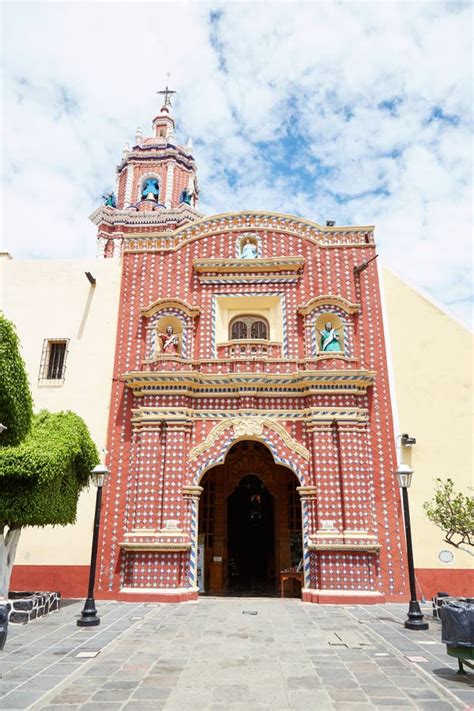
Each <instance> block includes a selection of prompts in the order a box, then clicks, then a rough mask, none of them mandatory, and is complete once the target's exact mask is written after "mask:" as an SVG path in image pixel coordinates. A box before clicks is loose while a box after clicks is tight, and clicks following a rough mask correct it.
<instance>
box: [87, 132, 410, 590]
mask: <svg viewBox="0 0 474 711" xmlns="http://www.w3.org/2000/svg"><path fill="white" fill-rule="evenodd" d="M169 120H170V119H169ZM169 120H168V124H167V126H168V127H169V125H170V124H169ZM157 121H158V120H155V127H156V126H158V125H159V121H158V123H157ZM165 123H166V122H165ZM156 130H158V129H156ZM157 135H158V134H157ZM132 164H133V180H132V181H131V182H130V180H129V181H128V183H127V173H128V171H130V169H131V168H130V166H131V165H132ZM170 165H173V166H174V167H173V168H172V169H170ZM170 171H171V172H170ZM151 174H153V175H156V177H157V179H158V180H159V184H160V194H161V190H162V189H163V190H165V193H164V195H165V200H164V203H165V202H166V203H167V204H168V205H169V206H168V207H160V205H159V203H160V199H158V201H157V202H156V204H153V201H151V200H144V201H140V190H141V186H142V180H143V176H145V175H151ZM168 175H171V176H172V181H173V183H172V189H171V192H170V185H171V182H170V179H168ZM190 178H191V180H190ZM193 180H194V162H193V159H192V156H190V155H189V154H187V153H186V150H185V149H183V148H180V147H176V146H173V145H172V146H171V147H170V146H169V145H168V143H166V144H164V143H163V144H162V145H159V144H157V143H156V140H155V139H147V141H146V142H145V143H144V144H143V146H142V147H141V148H140V147H135V148H134V149H133V150H132V151H131V152H130V154H129V155H128V156H126V157H125V159H124V163H123V164H122V165H121V167H120V168H119V188H118V206H117V208H116V209H114V208H105V207H104V208H101V209H100V210H98V211H97V212H96V213H95V214H94V216H93V219H94V221H95V222H96V224H97V225H98V228H99V243H100V245H101V250H102V253H104V254H105V256H112V254H114V253H115V254H117V251H118V252H119V253H121V254H122V256H123V273H122V286H121V296H120V310H119V320H118V333H117V347H116V356H115V369H114V384H113V392H112V402H111V411H110V424H109V444H108V451H109V455H108V456H109V459H108V464H109V467H110V470H111V473H112V475H111V477H110V480H109V481H108V483H107V486H106V490H105V500H104V507H103V514H102V537H101V544H100V549H101V556H100V566H99V581H98V596H99V597H112V598H118V599H129V600H132V599H133V600H150V601H154V600H156V601H159V600H185V599H193V598H195V597H197V595H198V593H197V578H196V554H197V550H196V548H197V536H198V534H199V531H198V507H199V495H200V493H201V484H202V481H203V476H204V475H205V473H206V472H207V471H209V470H210V469H211V467H213V466H216V465H219V464H221V463H222V462H223V461H224V460H225V456H226V453H227V452H228V451H229V449H230V448H231V447H232V445H233V444H234V443H236V442H238V441H245V440H254V441H255V440H256V441H258V442H261V443H263V444H264V445H265V446H266V447H268V449H269V450H270V451H271V453H272V455H273V458H274V460H275V462H276V463H277V464H279V465H284V466H285V467H287V468H289V469H290V470H291V471H292V472H293V473H294V474H295V475H296V477H297V479H298V484H299V487H298V491H299V494H300V497H301V507H302V528H303V531H302V540H303V561H304V563H303V569H304V585H303V593H302V595H303V599H304V600H307V601H313V602H349V601H352V602H379V601H383V600H384V599H385V600H399V599H404V598H403V596H404V595H405V593H406V581H405V577H404V570H405V563H404V553H403V547H404V539H403V526H402V518H401V510H400V503H399V490H398V486H397V483H396V479H395V477H394V476H393V474H392V472H393V470H394V469H395V467H396V461H395V448H394V435H393V425H392V417H391V404H390V392H389V385H388V374H387V362H386V350H385V342H384V330H383V323H382V311H381V303H380V292H379V285H378V276H377V266H376V261H374V262H372V263H371V264H370V265H369V266H368V267H367V268H366V269H365V270H363V271H361V272H360V273H357V272H354V267H356V266H357V265H360V264H361V263H362V262H364V261H365V260H369V259H371V257H373V256H374V254H375V246H374V240H373V231H372V228H370V227H345V228H340V227H328V228H324V227H320V226H318V225H315V224H314V223H310V222H308V221H306V220H304V219H300V218H298V217H292V216H285V215H277V214H273V213H265V212H258V213H256V212H240V213H233V214H227V215H217V216H213V217H210V218H201V216H200V215H199V214H198V213H197V212H196V210H195V207H194V205H189V204H180V202H179V199H180V198H179V196H180V195H181V194H182V191H183V189H184V188H185V187H187V186H188V185H189V186H191V185H194V188H195V191H194V195H193V202H194V201H195V198H196V194H197V183H195V182H194V183H193V182H192V181H193ZM127 191H128V192H127ZM170 196H171V197H170ZM129 203H130V204H132V206H131V207H130V206H129ZM247 239H250V240H251V242H252V243H253V244H254V245H255V249H256V256H255V258H253V259H252V258H251V259H243V258H242V253H241V251H242V248H243V245H244V244H245V242H246V240H247ZM262 297H263V298H266V297H268V298H270V299H271V304H272V308H273V317H272V316H271V313H270V312H269V313H270V317H269V318H270V322H271V323H270V334H269V336H270V338H269V339H267V340H268V343H266V342H265V340H262V339H260V340H255V342H254V343H253V342H251V341H245V342H244V341H242V342H241V343H239V342H238V341H235V340H229V337H227V336H226V337H225V338H224V339H223V340H222V333H227V331H226V329H228V323H227V322H225V318H226V313H228V312H227V311H226V310H225V309H226V308H227V307H228V304H232V303H236V304H244V306H240V307H239V306H237V311H236V312H237V313H238V311H239V308H240V310H241V311H242V313H245V314H248V313H251V312H252V304H253V305H254V306H255V310H256V311H258V309H259V305H261V304H264V303H265V304H267V302H268V303H270V301H268V299H267V301H263V300H262ZM242 298H243V299H244V301H242ZM231 299H237V300H236V301H235V302H232V301H231ZM222 304H226V305H227V306H226V307H225V308H224V307H223V306H222ZM234 311H235V310H234ZM229 313H230V311H229ZM275 314H276V315H275ZM272 318H273V320H272ZM328 319H329V320H330V321H331V323H332V324H333V325H334V327H335V326H336V325H337V326H338V328H339V334H340V339H341V341H340V343H341V350H340V351H339V352H321V348H320V346H321V343H320V335H319V331H320V330H321V328H322V326H321V324H322V323H324V321H325V320H328ZM223 321H224V323H223ZM169 324H171V325H172V327H173V329H174V332H175V333H178V336H179V353H177V354H166V353H163V352H162V351H160V349H159V346H158V340H157V339H159V337H160V336H159V334H160V333H162V332H163V331H164V330H165V329H166V325H169ZM219 334H220V335H219ZM227 563H228V561H226V560H224V561H223V565H224V566H226V565H227ZM225 576H226V573H225V572H224V578H225Z"/></svg>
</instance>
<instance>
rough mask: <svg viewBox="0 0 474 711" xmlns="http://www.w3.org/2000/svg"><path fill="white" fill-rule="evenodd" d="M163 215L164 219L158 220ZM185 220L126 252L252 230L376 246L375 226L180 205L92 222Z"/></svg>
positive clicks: (105, 214) (102, 215)
mask: <svg viewBox="0 0 474 711" xmlns="http://www.w3.org/2000/svg"><path fill="white" fill-rule="evenodd" d="M159 216H161V217H159ZM178 218H180V219H181V221H184V219H186V220H188V222H190V223H192V224H186V225H183V226H182V227H178V228H177V229H175V230H172V231H169V232H167V233H165V232H162V233H161V234H160V233H158V234H156V235H152V234H151V233H148V234H147V235H146V236H145V235H143V234H137V235H134V236H132V235H129V236H128V237H127V238H126V240H125V245H124V249H125V251H128V252H157V251H158V252H160V251H163V250H173V249H179V248H180V247H182V246H183V245H184V244H188V243H189V242H192V241H194V240H197V239H201V238H203V237H209V236H212V235H214V234H221V233H229V232H231V233H232V234H240V233H245V232H248V231H249V230H252V231H254V232H256V231H258V232H262V231H263V232H272V233H281V234H291V235H294V236H296V237H299V238H301V239H304V240H308V241H310V242H313V243H316V244H319V245H320V246H321V247H327V248H331V247H341V246H348V245H350V246H351V247H354V248H358V247H364V248H367V247H373V246H374V237H373V230H374V227H373V225H369V226H364V227H360V226H359V227H349V226H348V227H321V225H318V224H317V223H316V222H311V221H310V220H305V219H303V218H301V217H296V216H295V215H285V214H281V213H277V212H261V211H245V212H229V213H223V214H220V215H212V217H203V216H202V215H201V214H200V213H198V212H197V211H196V210H194V209H193V208H191V207H190V206H189V205H188V206H180V207H178V208H175V209H173V210H160V211H153V212H140V213H138V212H135V211H133V210H114V209H112V208H106V207H101V208H99V209H98V210H96V211H95V212H93V213H92V215H91V216H90V219H91V220H92V221H93V222H94V223H95V224H97V225H99V224H101V222H103V223H105V224H109V225H115V224H118V225H125V224H126V225H130V226H137V227H139V226H142V225H153V224H156V225H159V224H163V223H166V222H174V223H176V222H179V221H180V220H179V219H178Z"/></svg>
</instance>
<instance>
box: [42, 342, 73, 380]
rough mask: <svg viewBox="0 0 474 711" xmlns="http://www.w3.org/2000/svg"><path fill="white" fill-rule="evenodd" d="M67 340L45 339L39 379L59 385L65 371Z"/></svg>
mask: <svg viewBox="0 0 474 711" xmlns="http://www.w3.org/2000/svg"><path fill="white" fill-rule="evenodd" d="M68 344H69V339H68V338H54V339H50V338H46V339H45V340H44V343H43V352H42V354H41V365H40V372H39V379H40V380H41V381H43V382H44V381H53V382H54V383H55V384H60V383H62V381H63V380H64V374H65V371H66V356H67V349H68Z"/></svg>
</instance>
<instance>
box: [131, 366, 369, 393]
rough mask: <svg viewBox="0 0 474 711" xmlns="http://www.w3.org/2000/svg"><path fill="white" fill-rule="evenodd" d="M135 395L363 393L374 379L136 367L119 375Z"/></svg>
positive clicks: (351, 373) (350, 373) (352, 374)
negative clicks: (140, 369) (216, 372)
mask: <svg viewBox="0 0 474 711" xmlns="http://www.w3.org/2000/svg"><path fill="white" fill-rule="evenodd" d="M121 379H122V380H123V381H124V382H125V383H126V384H127V386H128V387H129V388H131V389H132V390H133V391H134V394H135V395H137V396H142V395H151V394H160V395H165V394H170V395H186V396H188V397H203V396H204V397H226V398H228V397H242V396H243V395H254V396H260V397H284V396H297V397H298V396H299V397H308V396H310V395H313V394H321V393H327V394H331V393H351V394H355V395H361V394H365V392H366V391H367V388H369V387H370V386H371V385H372V384H373V382H374V380H375V372H373V371H369V370H344V371H340V370H320V371H304V372H294V373H238V374H237V373H226V374H210V373H198V372H196V371H191V370H189V371H175V372H170V371H135V372H131V373H126V374H124V375H123V376H122V378H121Z"/></svg>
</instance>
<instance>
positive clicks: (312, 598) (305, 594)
mask: <svg viewBox="0 0 474 711" xmlns="http://www.w3.org/2000/svg"><path fill="white" fill-rule="evenodd" d="M301 599H302V601H303V602H312V603H317V604H319V605H377V604H379V603H383V602H385V596H384V595H383V594H382V593H379V592H376V591H375V590H312V589H311V588H303V589H302V591H301Z"/></svg>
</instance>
